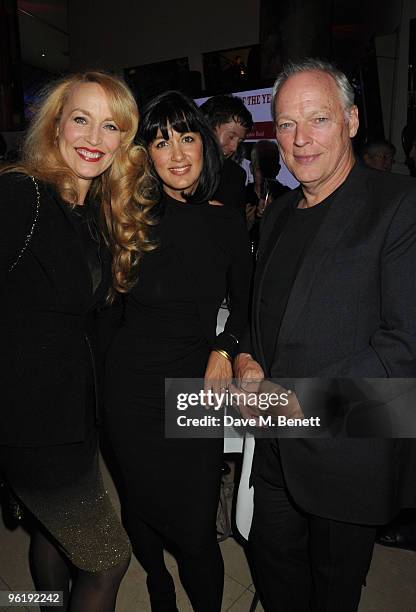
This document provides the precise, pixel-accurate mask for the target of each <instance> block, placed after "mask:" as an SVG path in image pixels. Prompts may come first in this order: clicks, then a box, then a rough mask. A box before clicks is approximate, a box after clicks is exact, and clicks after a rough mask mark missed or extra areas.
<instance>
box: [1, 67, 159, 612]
mask: <svg viewBox="0 0 416 612" xmlns="http://www.w3.org/2000/svg"><path fill="white" fill-rule="evenodd" d="M137 125H138V110H137V106H136V103H135V100H134V98H133V95H132V93H131V91H130V90H129V89H128V87H127V86H126V84H125V83H123V82H122V81H121V80H120V79H118V78H117V77H114V76H112V75H109V74H105V73H102V72H87V73H83V74H76V75H70V76H66V77H64V78H63V79H62V80H60V81H58V82H56V83H52V84H51V86H50V87H49V88H48V89H47V91H46V92H45V94H44V96H43V97H42V98H41V101H40V103H39V107H38V109H37V112H36V113H35V115H34V117H33V121H32V123H31V125H30V127H29V130H28V131H27V134H26V139H25V142H24V145H23V151H22V152H23V155H22V159H21V161H20V163H19V164H17V165H14V166H11V167H9V168H7V169H4V171H2V173H1V175H0V194H1V197H0V210H1V218H2V224H1V236H0V287H1V290H0V291H1V302H0V304H1V305H0V339H1V355H2V358H1V360H0V368H1V373H2V378H1V408H0V416H1V423H2V426H1V428H0V472H1V473H2V475H3V477H5V478H6V480H7V482H8V484H9V485H10V487H11V488H12V490H13V492H14V494H15V495H16V496H17V498H18V500H19V503H20V504H21V505H23V507H24V509H25V514H26V515H27V516H28V517H29V518H30V519H31V521H30V524H31V526H32V527H33V529H32V539H31V567H32V570H33V574H34V581H35V585H36V588H37V589H38V590H47V591H62V592H63V602H61V605H62V609H63V610H70V611H71V612H113V610H114V609H115V605H116V596H117V591H118V587H119V584H120V581H121V579H122V577H123V575H124V573H125V571H126V570H127V567H128V564H129V560H130V554H131V549H130V544H129V541H128V538H127V534H126V532H125V531H124V529H123V528H122V526H121V523H120V521H119V520H118V517H117V515H116V513H115V510H114V509H113V507H112V505H111V503H110V500H109V497H108V495H107V492H106V490H105V488H104V484H103V481H102V477H101V473H100V469H99V464H98V441H97V428H96V404H97V389H96V384H95V383H96V376H95V363H94V345H95V342H94V339H95V336H96V334H95V331H94V328H95V321H94V316H95V311H96V310H97V307H99V306H100V305H103V304H105V301H106V297H107V295H108V293H109V290H110V287H111V259H110V254H109V252H108V250H107V248H106V247H105V244H104V240H103V239H102V238H101V237H100V231H99V230H100V223H99V217H100V215H101V217H102V222H103V224H104V225H107V228H108V229H107V231H106V235H107V238H108V240H109V242H115V241H116V240H117V241H119V242H120V241H121V242H123V240H124V239H125V233H128V234H129V237H131V232H130V233H129V227H128V223H127V221H128V219H131V220H134V223H135V228H136V226H137V224H138V223H140V227H141V231H140V232H139V233H137V232H136V242H137V244H138V245H140V248H141V249H142V250H145V249H146V248H147V247H146V235H147V226H148V221H147V217H146V214H147V211H148V210H150V208H151V206H152V205H153V203H154V202H153V200H147V199H146V198H145V197H144V195H143V193H144V191H145V187H146V184H147V182H148V181H149V180H150V175H149V170H148V162H147V154H146V151H145V150H143V148H141V147H138V146H136V145H134V137H135V135H136V131H137ZM121 211H123V214H121ZM127 215H128V219H127V220H126V217H127ZM120 268H121V269H123V261H122V259H120V258H117V257H115V258H114V262H113V274H114V277H115V278H117V276H118V274H119V269H120ZM40 601H41V600H40ZM47 602H48V600H47V599H46V600H45V603H47ZM48 605H53V603H52V604H51V603H49V604H48ZM41 609H44V608H43V607H42V608H41Z"/></svg>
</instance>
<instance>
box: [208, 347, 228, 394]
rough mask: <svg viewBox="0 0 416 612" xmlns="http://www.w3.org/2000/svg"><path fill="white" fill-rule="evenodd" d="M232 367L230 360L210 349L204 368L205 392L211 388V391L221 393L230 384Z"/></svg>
mask: <svg viewBox="0 0 416 612" xmlns="http://www.w3.org/2000/svg"><path fill="white" fill-rule="evenodd" d="M232 377H233V369H232V366H231V362H230V361H229V359H227V357H224V356H223V355H221V354H220V353H217V351H211V354H210V356H209V359H208V364H207V367H206V370H205V379H204V380H205V382H204V390H205V393H206V392H207V391H209V390H211V391H212V392H213V393H216V394H218V395H221V393H224V392H225V391H226V389H228V386H229V385H230V384H231V380H232Z"/></svg>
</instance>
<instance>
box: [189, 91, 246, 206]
mask: <svg viewBox="0 0 416 612" xmlns="http://www.w3.org/2000/svg"><path fill="white" fill-rule="evenodd" d="M200 109H201V111H202V112H203V113H204V115H205V117H206V119H207V120H208V123H209V124H210V125H211V128H212V129H213V130H214V132H215V135H216V136H217V139H218V143H219V145H220V147H221V150H222V152H223V155H224V164H223V169H222V174H221V180H220V184H219V185H218V189H217V191H216V192H215V194H214V196H213V198H212V199H213V200H217V201H218V202H221V204H225V205H226V206H232V207H233V208H235V209H236V210H238V211H239V212H240V213H241V214H245V210H246V197H245V188H246V172H245V170H244V169H243V168H242V167H241V166H240V165H239V164H237V163H236V162H235V161H234V160H233V156H234V155H235V154H236V152H237V149H238V147H239V146H240V145H241V143H242V142H244V140H245V138H246V136H247V133H248V132H249V131H250V130H251V128H252V127H253V118H252V116H251V113H250V111H249V110H248V109H247V108H246V106H245V105H244V102H243V101H242V100H241V98H238V97H237V96H230V95H218V96H213V97H212V98H209V99H208V100H207V101H206V102H204V103H203V104H202V105H201V106H200Z"/></svg>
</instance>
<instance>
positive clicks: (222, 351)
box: [214, 348, 233, 363]
mask: <svg viewBox="0 0 416 612" xmlns="http://www.w3.org/2000/svg"><path fill="white" fill-rule="evenodd" d="M214 351H215V352H216V353H219V354H220V355H222V356H223V357H225V358H226V359H228V361H229V362H230V363H232V362H233V360H232V358H231V355H229V354H228V353H227V351H224V350H223V349H217V348H216V349H214Z"/></svg>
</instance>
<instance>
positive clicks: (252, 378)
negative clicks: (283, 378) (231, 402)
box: [234, 353, 264, 393]
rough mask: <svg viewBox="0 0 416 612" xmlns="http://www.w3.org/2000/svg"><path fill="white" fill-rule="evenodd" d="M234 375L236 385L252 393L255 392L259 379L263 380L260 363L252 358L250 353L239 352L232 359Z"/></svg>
mask: <svg viewBox="0 0 416 612" xmlns="http://www.w3.org/2000/svg"><path fill="white" fill-rule="evenodd" d="M234 375H235V377H236V379H237V385H238V387H239V388H240V389H242V390H243V391H249V392H252V393H256V392H257V390H258V388H259V385H260V383H261V381H262V380H264V372H263V369H262V367H261V365H260V364H259V363H257V361H255V359H253V357H252V355H250V353H239V354H238V355H237V357H236V358H235V359H234Z"/></svg>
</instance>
